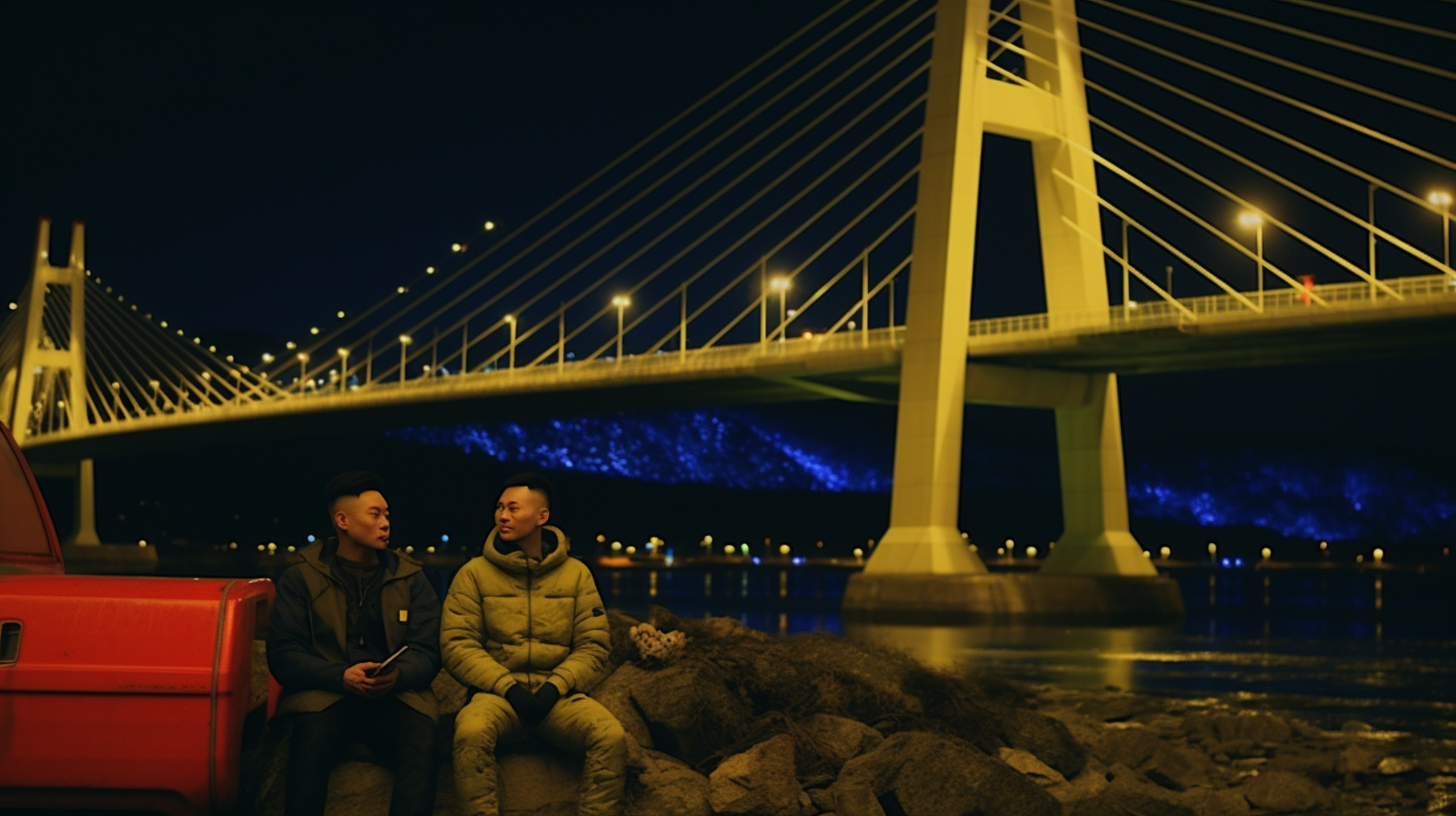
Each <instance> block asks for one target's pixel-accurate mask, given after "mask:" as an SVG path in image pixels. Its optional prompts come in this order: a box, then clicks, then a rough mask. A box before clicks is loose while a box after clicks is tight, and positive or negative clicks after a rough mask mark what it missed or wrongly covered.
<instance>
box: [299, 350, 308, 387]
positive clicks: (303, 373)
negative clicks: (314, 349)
mask: <svg viewBox="0 0 1456 816" xmlns="http://www.w3.org/2000/svg"><path fill="white" fill-rule="evenodd" d="M306 379H308V355H307V354H305V353H304V352H301V351H300V352H299V353H298V393H300V394H302V393H303V381H304V380H306Z"/></svg>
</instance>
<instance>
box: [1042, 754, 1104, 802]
mask: <svg viewBox="0 0 1456 816" xmlns="http://www.w3.org/2000/svg"><path fill="white" fill-rule="evenodd" d="M1106 788H1107V773H1106V771H1105V770H1104V769H1102V768H1101V766H1098V767H1096V768H1094V767H1092V763H1088V767H1086V768H1083V769H1082V772H1081V773H1079V774H1077V776H1076V777H1075V778H1073V779H1069V780H1067V781H1066V782H1065V783H1063V784H1060V785H1049V786H1048V787H1047V789H1046V791H1047V793H1050V794H1051V795H1052V796H1053V797H1054V798H1055V799H1056V800H1057V801H1058V802H1061V803H1062V809H1063V810H1070V809H1071V807H1072V805H1074V804H1076V803H1077V802H1081V801H1083V800H1085V799H1091V798H1092V797H1094V796H1096V795H1097V794H1099V793H1101V792H1102V791H1103V790H1105V789H1106Z"/></svg>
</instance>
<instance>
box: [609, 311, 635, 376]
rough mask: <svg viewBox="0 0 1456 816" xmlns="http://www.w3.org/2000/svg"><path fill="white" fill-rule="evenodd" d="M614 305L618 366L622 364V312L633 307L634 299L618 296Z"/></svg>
mask: <svg viewBox="0 0 1456 816" xmlns="http://www.w3.org/2000/svg"><path fill="white" fill-rule="evenodd" d="M612 305H613V306H616V307H617V364H618V365H621V363H622V310H623V309H626V308H627V307H628V306H631V305H632V299H631V298H629V297H627V296H626V295H617V296H616V297H614V298H612Z"/></svg>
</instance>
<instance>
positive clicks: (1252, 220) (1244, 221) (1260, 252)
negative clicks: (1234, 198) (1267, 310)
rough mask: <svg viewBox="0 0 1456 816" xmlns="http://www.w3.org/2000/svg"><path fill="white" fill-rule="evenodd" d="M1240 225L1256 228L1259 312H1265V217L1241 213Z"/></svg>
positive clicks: (1255, 251)
mask: <svg viewBox="0 0 1456 816" xmlns="http://www.w3.org/2000/svg"><path fill="white" fill-rule="evenodd" d="M1239 225H1240V226H1244V227H1253V228H1254V253H1255V255H1256V256H1257V257H1258V259H1259V311H1261V312H1262V311H1264V216H1262V215H1260V214H1259V213H1256V212H1253V211H1245V212H1241V213H1239Z"/></svg>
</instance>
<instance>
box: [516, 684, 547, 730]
mask: <svg viewBox="0 0 1456 816" xmlns="http://www.w3.org/2000/svg"><path fill="white" fill-rule="evenodd" d="M506 702H508V703H510V704H511V708H513V709H515V710H516V716H517V717H520V718H521V722H522V723H523V724H525V726H526V727H527V728H535V727H536V726H537V725H540V724H541V721H542V720H544V719H546V712H545V710H543V709H542V708H541V704H540V703H538V702H536V696H535V695H534V694H532V693H531V692H530V691H528V690H527V689H526V687H525V686H523V685H521V684H520V683H517V684H515V685H514V686H511V687H510V688H508V689H506Z"/></svg>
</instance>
